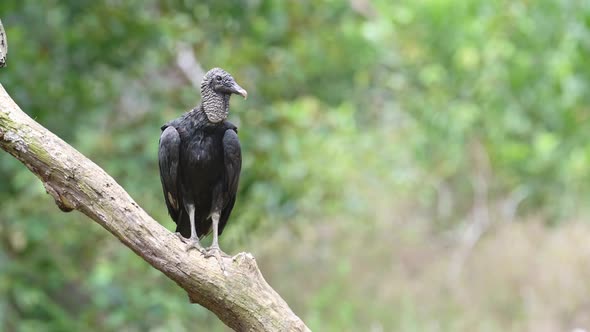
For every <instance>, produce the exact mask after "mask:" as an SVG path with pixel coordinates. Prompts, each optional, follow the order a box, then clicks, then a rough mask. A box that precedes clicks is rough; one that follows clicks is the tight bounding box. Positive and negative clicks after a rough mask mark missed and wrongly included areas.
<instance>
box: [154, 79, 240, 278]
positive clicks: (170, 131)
mask: <svg viewBox="0 0 590 332" xmlns="http://www.w3.org/2000/svg"><path fill="white" fill-rule="evenodd" d="M232 94H239V95H241V96H243V97H244V99H245V98H246V97H247V96H248V93H247V92H246V90H244V89H242V87H240V86H239V85H238V84H237V83H236V81H235V80H234V78H233V77H232V76H231V75H230V74H229V73H227V72H226V71H224V70H223V69H221V68H213V69H211V70H210V71H208V72H207V74H205V77H204V78H203V81H202V83H201V103H200V104H199V105H198V106H197V107H195V108H193V109H192V110H191V111H189V112H187V113H185V114H184V115H182V116H181V117H179V118H177V119H174V120H172V121H170V122H168V123H166V124H165V125H163V126H162V128H161V129H162V134H161V136H160V146H159V150H158V159H159V165H160V179H161V181H162V189H163V190H164V199H165V200H166V206H167V207H168V213H169V214H170V217H172V219H173V220H174V222H175V223H176V225H177V226H176V232H177V234H178V235H179V237H180V238H181V240H183V241H184V242H185V243H187V248H186V250H187V251H188V250H190V249H191V248H195V249H198V250H199V251H200V252H201V253H203V254H204V255H205V256H206V257H211V256H215V257H216V258H217V260H218V261H219V262H220V265H221V268H222V269H223V265H222V264H221V257H220V256H221V254H222V252H221V249H220V248H219V240H218V237H219V235H221V232H223V228H224V227H225V225H226V223H227V220H228V218H229V215H230V213H231V211H232V209H233V207H234V203H235V201H236V192H237V189H238V180H239V178H240V170H241V167H242V154H241V148H240V141H239V140H238V135H237V133H238V129H237V127H236V126H234V125H233V124H231V123H230V122H228V121H226V118H227V116H228V113H229V99H230V96H231V95H232ZM210 232H213V242H212V243H211V246H210V247H209V248H207V249H204V248H203V247H202V246H201V243H200V241H199V239H201V238H203V237H204V236H205V235H207V234H209V233H210ZM185 238H188V239H185Z"/></svg>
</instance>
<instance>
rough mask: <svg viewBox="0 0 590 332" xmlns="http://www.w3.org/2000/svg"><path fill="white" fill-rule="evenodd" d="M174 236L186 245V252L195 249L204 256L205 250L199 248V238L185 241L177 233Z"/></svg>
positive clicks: (185, 239) (201, 247)
mask: <svg viewBox="0 0 590 332" xmlns="http://www.w3.org/2000/svg"><path fill="white" fill-rule="evenodd" d="M174 234H175V235H176V236H178V238H179V239H180V241H182V242H184V243H186V248H185V251H186V252H189V251H190V250H191V249H197V250H198V251H199V252H200V253H201V254H205V249H203V246H201V242H200V241H199V238H198V237H197V236H195V237H191V238H188V239H187V238H185V237H184V236H182V235H181V234H180V233H178V232H176V233H174Z"/></svg>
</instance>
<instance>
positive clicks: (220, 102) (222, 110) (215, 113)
mask: <svg viewBox="0 0 590 332" xmlns="http://www.w3.org/2000/svg"><path fill="white" fill-rule="evenodd" d="M232 94H238V95H241V96H242V97H244V99H245V98H246V97H248V92H246V90H244V89H242V87H241V86H239V85H238V83H236V81H235V80H234V78H233V77H232V76H231V75H230V74H229V73H228V72H226V71H225V70H223V69H221V68H213V69H211V70H209V71H208V72H207V74H205V77H203V82H201V96H202V98H203V102H202V104H203V109H204V110H205V114H206V115H207V118H208V119H209V121H210V122H213V123H217V122H221V121H223V120H225V119H226V118H227V115H228V114H229V97H230V96H231V95H232Z"/></svg>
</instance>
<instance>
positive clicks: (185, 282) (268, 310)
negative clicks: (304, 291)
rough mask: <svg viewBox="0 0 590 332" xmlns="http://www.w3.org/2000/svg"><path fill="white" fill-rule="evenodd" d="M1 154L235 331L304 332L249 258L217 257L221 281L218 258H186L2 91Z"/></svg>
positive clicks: (173, 240) (105, 178)
mask: <svg viewBox="0 0 590 332" xmlns="http://www.w3.org/2000/svg"><path fill="white" fill-rule="evenodd" d="M0 147H2V149H4V150H5V151H6V152H8V153H10V154H11V155H13V156H14V157H15V158H17V159H18V160H20V161H21V162H22V163H23V164H24V165H25V166H27V167H28V168H29V170H31V172H33V174H35V175H36V176H37V177H38V178H39V179H40V180H41V181H42V182H43V185H44V186H45V188H46V190H47V193H49V194H50V195H51V196H53V198H54V199H55V202H56V204H57V206H58V207H59V208H60V209H61V210H63V211H71V210H78V211H80V212H82V213H84V214H85V215H87V216H88V217H90V218H91V219H92V220H94V221H96V222H97V223H99V224H100V225H101V226H102V227H104V228H105V229H106V230H108V231H109V232H111V233H112V234H113V235H114V236H116V237H117V238H118V239H119V240H120V241H121V242H123V244H125V245H126V246H127V247H129V248H130V249H131V250H133V251H134V252H135V253H136V254H137V255H139V256H140V257H141V258H143V259H144V260H145V261H146V262H148V263H149V264H151V265H152V266H153V267H155V268H156V269H158V270H160V271H161V272H162V273H164V274H165V275H166V276H168V277H169V278H170V279H172V280H174V281H175V282H176V283H177V284H178V285H179V286H180V287H182V288H183V289H184V290H185V291H186V292H187V293H188V296H189V299H190V300H191V302H193V303H199V304H201V305H203V306H204V307H206V308H207V309H209V310H211V311H212V312H213V313H215V314H216V315H217V317H219V318H220V319H221V320H222V321H223V322H224V323H225V324H227V325H228V326H229V327H231V328H233V329H234V330H236V331H309V329H308V328H307V326H305V324H304V323H303V322H302V321H301V320H300V319H299V318H298V317H297V316H296V315H295V314H294V313H293V312H292V311H291V309H290V308H289V306H288V305H287V303H286V302H285V301H284V300H283V299H282V298H281V297H280V296H279V294H277V293H276V292H275V291H274V290H273V289H272V288H271V287H270V286H269V285H268V283H267V282H266V281H265V280H264V277H263V276H262V274H261V273H260V270H259V269H258V266H257V265H256V261H255V260H254V257H253V256H252V255H251V254H249V253H241V254H238V255H237V256H236V257H234V258H233V259H231V258H222V259H223V260H224V262H223V263H224V264H225V267H226V271H227V273H228V275H227V276H225V275H224V274H223V273H222V271H221V269H220V267H219V264H218V263H217V261H216V260H215V259H205V258H204V257H203V256H202V255H199V254H197V253H195V252H194V251H193V252H189V253H187V252H185V249H184V248H185V245H184V244H183V243H182V242H181V241H180V240H179V239H178V238H177V237H176V236H175V235H174V234H172V233H171V232H169V231H168V230H166V229H165V228H164V227H162V226H161V225H160V224H159V223H157V222H156V221H155V220H154V219H152V218H151V217H150V216H149V215H148V214H147V213H146V212H145V211H144V210H143V209H142V208H141V207H139V205H138V204H137V203H135V201H133V199H132V198H131V197H130V196H129V194H127V192H125V190H124V189H123V188H122V187H121V186H119V185H118V184H117V183H116V182H115V180H113V178H111V177H110V176H109V175H108V174H107V173H106V172H105V171H103V170H102V169H101V168H100V167H98V166H97V165H96V164H94V163H93V162H92V161H90V160H89V159H87V158H86V157H84V156H83V155H82V154H81V153H79V152H78V151H76V150H75V149H74V148H72V147H71V146H70V145H68V144H67V143H65V142H64V141H63V140H61V139H60V138H59V137H57V136H55V135H54V134H53V133H51V132H50V131H48V130H47V129H45V128H44V127H42V126H41V125H40V124H38V123H37V122H35V121H34V120H33V119H31V118H30V117H29V116H27V115H26V114H25V113H23V111H22V110H21V109H20V108H19V107H18V105H17V104H16V103H15V102H14V101H13V100H12V99H11V98H10V96H9V95H8V93H7V92H6V91H5V90H4V87H3V86H2V85H0Z"/></svg>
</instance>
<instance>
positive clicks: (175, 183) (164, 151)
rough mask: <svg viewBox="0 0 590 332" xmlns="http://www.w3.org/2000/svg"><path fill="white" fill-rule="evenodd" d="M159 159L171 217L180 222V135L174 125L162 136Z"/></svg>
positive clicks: (167, 128)
mask: <svg viewBox="0 0 590 332" xmlns="http://www.w3.org/2000/svg"><path fill="white" fill-rule="evenodd" d="M158 161H159V166H160V180H161V181H162V189H163V190H164V198H165V200H166V207H168V213H169V214H170V217H172V219H173V220H174V222H176V223H177V224H178V222H179V217H180V211H181V210H182V208H181V204H182V197H181V195H180V190H179V189H180V185H179V171H180V169H179V161H180V135H179V134H178V131H176V128H174V127H172V126H169V127H166V128H165V129H164V131H163V132H162V135H161V136H160V146H159V149H158Z"/></svg>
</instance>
